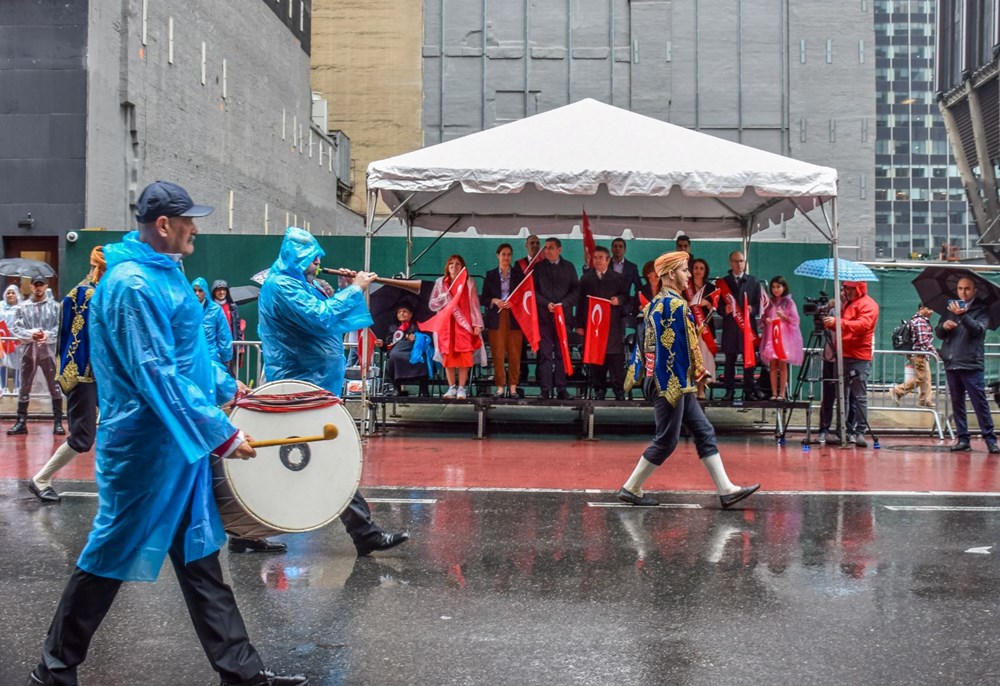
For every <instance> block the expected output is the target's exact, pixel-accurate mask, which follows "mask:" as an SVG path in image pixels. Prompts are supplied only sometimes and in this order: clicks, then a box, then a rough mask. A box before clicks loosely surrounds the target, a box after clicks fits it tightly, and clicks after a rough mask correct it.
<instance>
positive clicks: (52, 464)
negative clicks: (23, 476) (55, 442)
mask: <svg viewBox="0 0 1000 686" xmlns="http://www.w3.org/2000/svg"><path fill="white" fill-rule="evenodd" d="M79 454H80V453H78V452H76V451H75V450H73V449H72V448H70V447H69V443H63V444H62V445H61V446H59V447H58V448H56V451H55V452H54V453H52V457H50V458H49V461H48V462H46V463H45V466H44V467H42V469H41V471H39V472H38V473H37V474H35V476H34V477H32V480H33V481H34V482H35V485H36V486H38V489H39V490H42V491H44V490H45V489H46V488H48V487H49V486H51V485H52V477H53V476H55V473H56V472H58V471H59V470H60V469H62V468H63V467H65V466H66V465H68V464H69V463H70V462H72V461H73V458H74V457H76V456H77V455H79Z"/></svg>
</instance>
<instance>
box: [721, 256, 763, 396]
mask: <svg viewBox="0 0 1000 686" xmlns="http://www.w3.org/2000/svg"><path fill="white" fill-rule="evenodd" d="M729 266H730V267H731V269H730V270H729V274H727V275H726V276H724V277H723V278H721V279H718V280H717V281H716V282H715V285H716V287H717V288H721V289H722V292H723V297H722V299H721V300H720V302H719V306H720V308H721V309H722V352H723V353H725V356H726V362H725V372H724V373H725V377H726V394H725V396H723V398H722V399H723V400H733V398H734V393H733V391H734V389H735V388H736V358H737V357H739V356H741V355H743V330H742V329H741V328H740V325H739V324H738V323H737V314H736V312H734V310H733V305H734V304H735V306H736V307H737V308H738V312H739V316H740V317H742V314H743V303H744V302H747V303H749V304H750V321H749V322H747V325H748V326H749V327H750V330H751V331H756V330H757V317H758V315H759V314H760V281H758V280H757V277H755V276H751V275H750V274H747V271H746V268H747V260H746V257H744V255H743V253H741V252H740V251H738V250H735V251H733V252H732V253H730V255H729ZM726 289H728V292H729V293H731V294H732V297H733V301H730V299H729V298H728V297H727V296H726V292H727V291H726ZM744 299H745V300H744ZM746 362H747V361H746V359H744V360H743V400H756V399H757V397H758V395H759V394H758V391H757V384H756V383H755V380H754V367H753V366H750V367H748V366H747V364H746Z"/></svg>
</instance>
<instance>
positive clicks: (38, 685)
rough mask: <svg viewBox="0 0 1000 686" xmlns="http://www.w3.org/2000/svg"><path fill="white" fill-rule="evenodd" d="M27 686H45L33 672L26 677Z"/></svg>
mask: <svg viewBox="0 0 1000 686" xmlns="http://www.w3.org/2000/svg"><path fill="white" fill-rule="evenodd" d="M27 686H45V682H44V681H42V680H41V679H39V678H38V677H37V676H35V670H31V674H29V675H28V684H27Z"/></svg>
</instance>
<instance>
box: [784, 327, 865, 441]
mask: <svg viewBox="0 0 1000 686" xmlns="http://www.w3.org/2000/svg"><path fill="white" fill-rule="evenodd" d="M828 342H830V333H829V332H828V331H827V330H826V329H824V328H822V327H820V325H819V323H818V322H817V324H816V326H814V327H813V330H812V332H811V333H810V334H809V340H808V341H807V343H806V344H805V346H804V350H805V357H804V358H803V360H802V366H801V367H799V371H798V373H797V374H796V375H795V386H794V387H793V389H792V392H791V394H790V395H789V399H790V400H791V401H792V402H797V401H798V400H799V396H800V395H801V394H802V387H803V385H804V384H805V383H806V382H809V383H813V382H816V381H819V382H820V383H821V386H820V397H821V398H822V393H823V391H824V386H825V385H826V384H827V383H832V384H833V385H834V386H835V385H836V382H837V379H836V376H834V377H833V378H831V379H827V378H825V377H824V375H823V366H824V365H823V360H822V358H821V357H820V356H821V355H822V354H823V351H824V350H825V348H826V345H827V343H828ZM817 358H820V359H819V362H820V365H819V368H820V371H819V374H818V376H813V375H812V374H813V364H814V363H815V362H816V360H817ZM834 374H835V375H836V371H834ZM846 387H847V393H848V395H849V397H848V398H840V397H837V398H836V400H835V406H834V411H835V412H836V426H841V421H842V420H843V418H844V417H843V412H842V403H843V402H844V401H845V400H847V401H848V402H850V401H851V400H854V401H855V410H856V412H857V413H858V425H859V426H860V427H863V430H862V431H861V435H862V436H864V434H865V433H867V434H868V435H870V436H871V438H872V447H873V448H878V447H879V441H878V437H877V436H876V435H875V432H874V431H872V427H871V424H869V423H868V412H867V411H866V410H863V409H862V408H861V406H860V404H859V403H857V402H856V398H857V397H858V395H859V393H864V392H865V391H864V389H863V387H862V383H861V377H860V376H858V374H857V373H855V372H852V373H851V374H850V375H849V376H848V378H847V380H846ZM833 392H834V393H836V391H835V390H834V391H833ZM838 395H839V394H838ZM813 400H815V396H813V395H810V396H809V398H808V401H809V402H810V403H811V402H812V401H813ZM792 411H793V408H791V407H789V408H786V409H784V410H783V411H782V426H783V427H785V428H784V431H787V427H788V422H789V420H790V419H791V415H792ZM820 416H821V417H822V409H821V410H820ZM811 438H812V425H811V423H808V424H807V426H806V437H805V438H804V439H802V444H803V445H808V444H810V443H811V442H812V441H811ZM780 439H782V440H784V435H782V436H780Z"/></svg>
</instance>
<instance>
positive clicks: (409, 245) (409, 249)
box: [403, 214, 413, 279]
mask: <svg viewBox="0 0 1000 686" xmlns="http://www.w3.org/2000/svg"><path fill="white" fill-rule="evenodd" d="M412 258H413V217H411V216H410V215H409V214H407V215H406V271H405V272H404V274H403V278H406V279H408V278H410V266H411V265H412V264H413V262H412Z"/></svg>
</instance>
